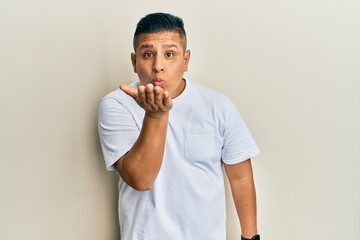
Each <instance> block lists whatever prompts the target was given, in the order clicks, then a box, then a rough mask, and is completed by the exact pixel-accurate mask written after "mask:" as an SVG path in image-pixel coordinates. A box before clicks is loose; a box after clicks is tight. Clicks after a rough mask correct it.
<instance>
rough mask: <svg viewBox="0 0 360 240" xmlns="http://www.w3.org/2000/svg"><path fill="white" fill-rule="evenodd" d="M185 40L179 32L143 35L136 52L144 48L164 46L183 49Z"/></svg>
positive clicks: (140, 37) (139, 39)
mask: <svg viewBox="0 0 360 240" xmlns="http://www.w3.org/2000/svg"><path fill="white" fill-rule="evenodd" d="M183 41H184V40H183V39H182V38H181V37H180V34H179V33H177V32H167V31H166V32H158V33H142V34H140V35H139V38H138V43H137V46H136V50H139V49H141V48H142V47H143V46H152V47H154V48H156V47H162V46H163V45H169V44H171V45H175V46H176V47H178V48H181V49H182V46H183Z"/></svg>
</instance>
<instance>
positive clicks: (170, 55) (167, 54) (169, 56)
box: [165, 52, 174, 58]
mask: <svg viewBox="0 0 360 240" xmlns="http://www.w3.org/2000/svg"><path fill="white" fill-rule="evenodd" d="M165 55H166V57H167V58H172V57H174V53H172V52H168V53H166V54H165Z"/></svg>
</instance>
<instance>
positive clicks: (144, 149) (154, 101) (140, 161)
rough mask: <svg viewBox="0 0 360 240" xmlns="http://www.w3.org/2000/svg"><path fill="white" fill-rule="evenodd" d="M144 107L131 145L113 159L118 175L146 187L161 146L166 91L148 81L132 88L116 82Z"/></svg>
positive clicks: (160, 155) (166, 112)
mask: <svg viewBox="0 0 360 240" xmlns="http://www.w3.org/2000/svg"><path fill="white" fill-rule="evenodd" d="M120 89H121V90H123V91H124V92H125V93H126V94H128V95H129V96H131V97H133V98H134V100H135V101H137V103H138V104H139V106H140V107H142V108H143V109H144V110H145V116H144V119H143V126H142V128H141V130H140V135H139V137H138V139H137V140H136V142H135V143H134V145H133V147H132V148H131V149H130V150H129V151H128V152H127V153H126V154H124V155H123V156H121V157H120V158H119V160H118V161H117V162H116V170H117V171H118V173H119V174H120V176H121V178H122V179H123V180H124V181H125V182H126V183H127V184H128V185H129V186H131V187H133V188H134V189H136V190H140V191H142V190H149V189H150V188H151V187H152V186H153V184H154V181H155V179H156V177H157V174H158V173H159V171H160V168H161V164H162V159H163V155H164V148H165V138H166V131H167V125H168V117H169V110H170V109H171V107H172V101H171V99H170V94H169V93H168V92H167V91H165V90H164V89H162V88H160V87H154V86H153V85H152V84H148V85H146V86H145V87H144V86H140V87H139V88H138V89H133V88H130V87H128V86H120Z"/></svg>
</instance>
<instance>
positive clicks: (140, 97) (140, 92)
mask: <svg viewBox="0 0 360 240" xmlns="http://www.w3.org/2000/svg"><path fill="white" fill-rule="evenodd" d="M137 101H138V102H140V103H141V104H142V105H144V104H146V93H145V87H144V86H139V87H138V97H137Z"/></svg>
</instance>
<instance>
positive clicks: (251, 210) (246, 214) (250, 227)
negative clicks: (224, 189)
mask: <svg viewBox="0 0 360 240" xmlns="http://www.w3.org/2000/svg"><path fill="white" fill-rule="evenodd" d="M231 189H232V193H233V198H234V202H235V206H236V210H237V213H238V216H239V221H240V225H241V232H242V235H243V236H244V237H245V238H251V237H252V236H254V235H255V234H257V221H256V193H255V186H254V181H253V178H252V176H247V177H244V178H241V179H239V180H236V181H233V183H232V185H231Z"/></svg>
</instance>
